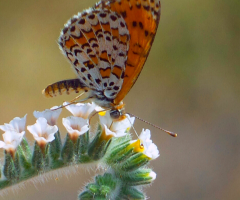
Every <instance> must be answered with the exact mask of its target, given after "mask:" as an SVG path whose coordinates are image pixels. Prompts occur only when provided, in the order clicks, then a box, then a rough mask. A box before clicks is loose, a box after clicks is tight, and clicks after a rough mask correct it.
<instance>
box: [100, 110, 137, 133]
mask: <svg viewBox="0 0 240 200" xmlns="http://www.w3.org/2000/svg"><path fill="white" fill-rule="evenodd" d="M99 119H100V123H101V125H102V128H103V129H104V130H105V132H106V134H107V133H109V134H110V133H112V135H113V136H114V137H122V136H124V135H126V132H127V131H129V129H130V128H131V127H132V125H133V123H134V120H135V118H134V117H130V116H129V115H128V114H126V115H125V117H124V118H123V119H119V120H114V121H113V119H112V118H111V117H110V113H109V112H106V113H105V115H103V114H99Z"/></svg>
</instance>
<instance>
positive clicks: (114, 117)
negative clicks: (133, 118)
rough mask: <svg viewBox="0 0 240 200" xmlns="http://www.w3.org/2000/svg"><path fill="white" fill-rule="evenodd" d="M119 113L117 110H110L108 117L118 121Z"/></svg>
mask: <svg viewBox="0 0 240 200" xmlns="http://www.w3.org/2000/svg"><path fill="white" fill-rule="evenodd" d="M120 115H121V113H120V111H119V110H111V111H110V116H111V118H112V119H119V117H120Z"/></svg>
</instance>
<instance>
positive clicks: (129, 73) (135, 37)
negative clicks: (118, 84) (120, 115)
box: [95, 0, 161, 105]
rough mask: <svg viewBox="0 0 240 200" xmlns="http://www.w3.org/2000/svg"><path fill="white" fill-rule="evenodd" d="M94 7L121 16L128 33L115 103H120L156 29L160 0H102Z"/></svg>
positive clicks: (129, 87)
mask: <svg viewBox="0 0 240 200" xmlns="http://www.w3.org/2000/svg"><path fill="white" fill-rule="evenodd" d="M95 8H99V9H109V10H111V11H115V12H117V13H119V14H121V15H122V16H123V19H124V21H125V23H126V25H127V27H128V31H129V35H130V36H131V39H130V43H129V51H128V55H127V57H128V58H127V62H126V69H125V77H124V81H123V84H122V88H121V90H120V92H119V93H118V95H117V97H116V99H115V101H114V102H115V104H116V105H117V104H119V103H120V102H121V101H122V99H123V98H124V96H125V95H126V94H127V93H128V91H129V90H130V89H131V87H132V86H133V84H134V83H135V81H136V80H137V78H138V76H139V74H140V72H141V70H142V68H143V65H144V63H145V61H146V59H147V56H148V54H149V51H150V49H151V46H152V42H153V40H154V36H155V34H156V31H157V27H158V23H159V20H160V9H161V4H160V1H159V0H109V1H106V0H102V1H100V2H99V3H98V4H96V6H95Z"/></svg>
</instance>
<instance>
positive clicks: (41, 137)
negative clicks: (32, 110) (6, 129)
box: [27, 117, 58, 143]
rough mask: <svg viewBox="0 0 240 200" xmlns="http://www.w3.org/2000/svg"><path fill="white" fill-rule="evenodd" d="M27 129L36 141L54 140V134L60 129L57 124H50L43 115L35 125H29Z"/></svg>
mask: <svg viewBox="0 0 240 200" xmlns="http://www.w3.org/2000/svg"><path fill="white" fill-rule="evenodd" d="M27 129H28V130H29V132H30V133H31V134H32V135H33V137H34V139H35V140H36V141H38V142H40V141H43V142H44V143H47V142H51V141H52V140H54V139H55V137H54V134H55V133H56V132H57V131H58V127H57V126H56V125H54V126H50V125H49V124H48V123H47V120H46V119H45V118H43V117H40V118H38V119H37V121H36V123H35V124H34V125H31V126H27Z"/></svg>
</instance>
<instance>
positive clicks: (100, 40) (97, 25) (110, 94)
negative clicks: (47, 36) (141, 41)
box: [59, 9, 130, 100]
mask: <svg viewBox="0 0 240 200" xmlns="http://www.w3.org/2000/svg"><path fill="white" fill-rule="evenodd" d="M129 39H130V36H129V32H128V29H127V26H126V23H125V21H124V19H123V17H122V16H121V15H119V14H117V13H115V12H112V11H110V10H106V9H89V10H86V11H85V12H83V13H79V14H78V15H76V16H74V17H73V18H72V19H71V20H69V22H68V23H67V24H66V25H65V28H64V29H63V31H62V33H61V35H60V38H59V45H60V48H61V49H62V51H63V53H64V54H65V55H66V57H67V58H68V59H69V61H70V62H71V64H72V66H73V68H74V71H75V72H76V73H77V75H78V77H79V79H80V81H81V82H83V83H84V84H85V85H86V86H87V87H88V88H89V90H92V91H93V94H96V93H97V92H99V93H100V96H98V98H101V95H102V96H103V97H106V98H107V99H110V100H113V99H115V98H116V95H117V94H118V92H119V91H120V89H121V86H122V83H123V77H124V71H125V63H126V60H127V52H128V48H129Z"/></svg>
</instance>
